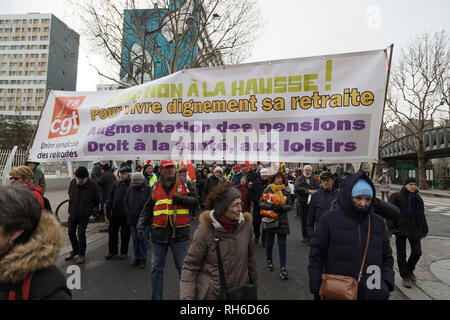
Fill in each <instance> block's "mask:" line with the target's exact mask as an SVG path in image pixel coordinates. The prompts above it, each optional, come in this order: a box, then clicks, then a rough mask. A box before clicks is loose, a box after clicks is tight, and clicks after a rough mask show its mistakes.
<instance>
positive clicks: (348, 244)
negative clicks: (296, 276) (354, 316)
mask: <svg viewBox="0 0 450 320" xmlns="http://www.w3.org/2000/svg"><path fill="white" fill-rule="evenodd" d="M374 198H375V187H374V185H373V183H372V181H371V180H370V179H369V178H368V177H367V176H366V175H365V174H364V173H363V172H359V173H356V174H354V175H352V176H350V177H349V178H348V180H347V182H346V183H345V185H344V187H343V189H342V190H341V191H340V192H339V196H338V199H337V205H338V207H337V208H336V209H334V210H330V211H328V212H326V213H325V214H324V215H323V216H322V217H321V218H320V220H319V223H318V225H317V229H316V232H314V235H313V238H312V240H311V250H310V254H309V266H308V273H309V286H310V290H311V292H312V293H313V294H314V297H315V299H318V298H319V297H318V293H319V290H320V286H321V282H322V273H323V269H325V273H327V274H335V275H342V276H351V277H353V278H355V280H356V279H357V278H358V275H359V271H360V268H361V264H362V260H363V255H364V250H365V247H366V240H367V233H368V224H369V219H370V224H371V227H370V230H371V231H370V239H369V243H370V245H369V247H368V251H367V257H366V261H365V264H364V268H363V271H362V275H361V279H360V281H359V284H358V285H359V287H358V300H387V299H388V298H389V295H390V291H393V290H394V275H395V273H394V270H393V265H394V259H393V257H392V249H391V246H390V243H389V236H388V233H387V229H386V224H385V222H384V220H383V218H382V217H380V216H379V215H377V214H374V213H373V206H374V202H373V201H372V199H374Z"/></svg>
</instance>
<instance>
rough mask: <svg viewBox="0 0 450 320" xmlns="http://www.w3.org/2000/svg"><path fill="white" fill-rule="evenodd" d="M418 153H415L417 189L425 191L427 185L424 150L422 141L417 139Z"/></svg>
mask: <svg viewBox="0 0 450 320" xmlns="http://www.w3.org/2000/svg"><path fill="white" fill-rule="evenodd" d="M418 140H419V141H418V144H419V145H418V152H417V165H418V169H419V181H418V182H419V189H422V190H425V189H427V188H428V185H427V174H426V167H425V148H424V145H423V139H418Z"/></svg>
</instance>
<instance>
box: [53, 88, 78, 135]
mask: <svg viewBox="0 0 450 320" xmlns="http://www.w3.org/2000/svg"><path fill="white" fill-rule="evenodd" d="M85 98H86V96H82V97H56V98H55V106H54V108H53V115H52V121H51V124H50V130H49V133H48V138H49V139H53V138H59V137H66V136H71V135H74V134H77V132H78V128H79V126H80V116H79V114H78V108H79V107H80V106H81V104H82V103H83V101H84V99H85Z"/></svg>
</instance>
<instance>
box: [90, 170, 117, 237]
mask: <svg viewBox="0 0 450 320" xmlns="http://www.w3.org/2000/svg"><path fill="white" fill-rule="evenodd" d="M91 176H92V175H91ZM116 180H117V179H116V176H115V175H114V173H113V172H112V170H111V167H110V166H109V164H107V163H106V164H104V165H103V166H102V175H101V176H100V177H99V178H98V180H97V185H98V188H99V190H100V195H101V199H102V206H101V209H102V214H103V217H104V220H105V228H104V229H100V232H108V230H109V219H108V218H107V217H106V202H107V201H108V197H109V192H110V191H111V188H112V186H113V185H114V183H115V182H116Z"/></svg>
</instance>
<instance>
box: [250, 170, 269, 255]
mask: <svg viewBox="0 0 450 320" xmlns="http://www.w3.org/2000/svg"><path fill="white" fill-rule="evenodd" d="M269 177H270V174H269V169H267V168H262V169H261V170H260V172H259V173H258V176H257V178H256V180H255V181H254V182H253V183H252V185H251V186H250V188H249V189H248V197H249V198H250V200H251V201H252V202H253V212H252V216H253V232H254V233H255V244H258V241H259V238H260V237H261V243H262V245H263V246H265V245H266V234H265V231H264V230H263V231H262V236H261V220H262V216H261V208H260V207H259V200H260V199H261V197H262V195H263V193H264V190H265V189H266V187H267V186H268V185H269Z"/></svg>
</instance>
